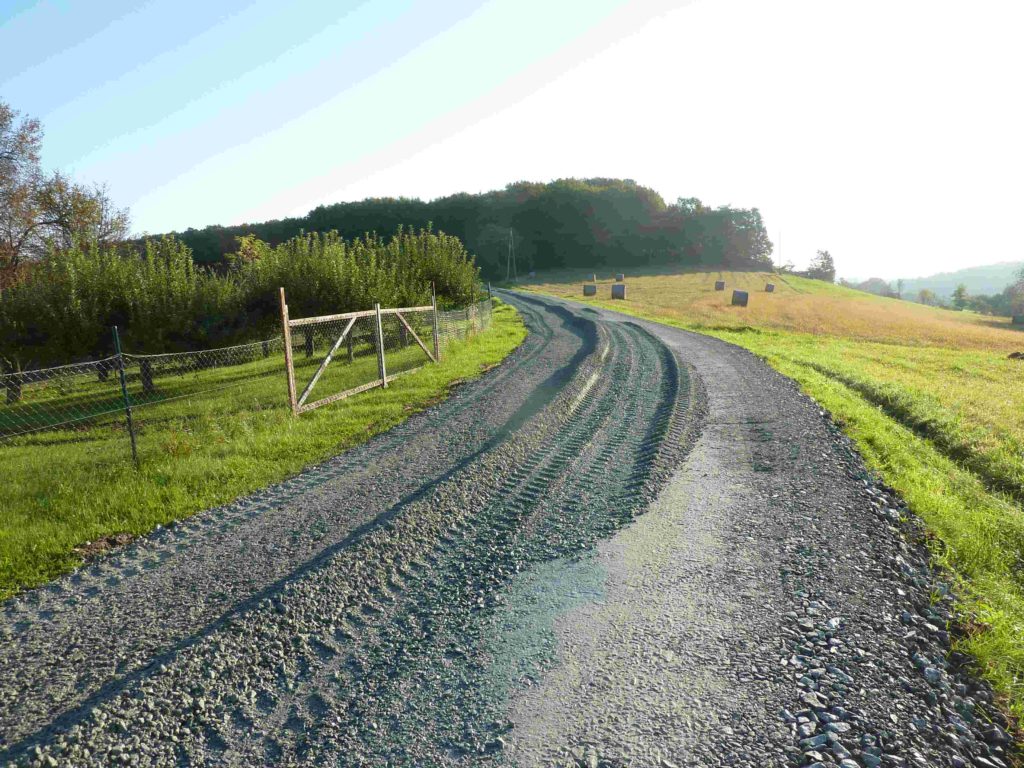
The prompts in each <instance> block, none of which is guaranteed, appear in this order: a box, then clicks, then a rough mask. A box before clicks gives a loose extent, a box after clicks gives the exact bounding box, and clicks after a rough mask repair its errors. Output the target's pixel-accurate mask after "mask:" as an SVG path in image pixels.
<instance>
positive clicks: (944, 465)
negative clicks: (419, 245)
mask: <svg viewBox="0 0 1024 768" xmlns="http://www.w3.org/2000/svg"><path fill="white" fill-rule="evenodd" d="M588 278H589V274H588V273H585V272H583V271H575V272H569V271H565V272H557V273H554V272H553V273H542V274H540V275H538V276H537V277H536V278H535V279H533V280H532V281H531V282H530V283H528V284H526V285H521V287H524V288H526V289H527V290H533V291H539V292H543V293H547V294H550V295H554V296H560V297H563V298H569V299H574V300H577V301H587V302H589V303H595V304H599V305H601V306H605V307H608V308H610V309H617V310H620V311H624V312H627V313H630V314H633V315H636V316H639V317H644V318H649V319H655V320H659V321H662V322H666V323H669V324H671V325H676V326H679V327H682V328H686V329H690V330H694V331H698V332H701V333H706V334H709V335H713V336H716V337H719V338H721V339H724V340H726V341H729V342H732V343H734V344H737V345H739V346H741V347H744V348H746V349H749V350H750V351H752V352H754V353H755V354H757V355H759V356H760V357H762V358H763V359H764V360H765V361H767V362H768V363H769V364H770V365H772V366H773V367H774V368H776V369H777V370H779V371H780V372H782V373H784V374H785V375H787V376H790V377H791V378H793V379H795V380H796V381H797V382H799V384H800V385H801V387H802V388H803V389H804V391H805V392H807V394H809V395H810V396H812V397H814V398H815V399H816V400H817V401H818V402H819V403H821V405H822V406H823V407H824V408H826V409H827V410H828V411H829V412H831V413H832V415H833V417H834V418H835V419H836V421H837V422H838V423H840V424H841V425H842V427H843V428H844V430H845V431H846V432H847V434H849V435H850V436H851V437H852V438H853V439H854V440H855V441H856V443H857V445H858V447H859V448H860V450H861V452H862V453H863V455H864V457H865V459H866V460H867V462H868V464H869V465H870V466H871V467H872V469H874V470H875V471H877V472H878V473H879V474H880V475H881V476H882V478H883V479H884V480H885V481H886V482H887V483H888V484H889V485H891V486H892V487H894V488H895V489H897V490H898V491H899V492H900V493H901V494H902V496H903V497H904V498H905V499H906V500H907V502H908V503H909V505H910V507H911V508H912V509H913V510H914V511H915V512H916V513H917V514H918V515H920V516H921V517H922V518H923V519H924V521H925V522H926V524H927V525H928V527H929V529H930V530H931V532H932V533H934V535H935V540H934V552H935V556H936V559H937V561H938V562H940V563H941V564H942V565H944V566H946V567H948V568H949V569H950V573H951V576H952V578H953V580H954V581H955V582H956V587H957V589H958V591H959V592H960V594H961V595H962V596H963V597H964V600H963V606H964V611H965V615H964V617H963V622H962V623H963V628H965V629H966V630H967V631H966V634H965V635H964V637H963V638H962V639H961V641H960V647H961V649H962V650H965V651H968V652H970V653H972V654H973V655H974V656H975V657H976V658H977V659H978V663H979V666H980V667H981V668H982V671H983V672H984V674H985V675H986V676H987V677H988V678H989V679H990V680H992V681H993V683H994V684H995V685H996V687H997V690H999V691H1000V692H1001V694H1002V695H1003V696H1005V697H1006V703H1007V705H1008V706H1009V708H1010V709H1011V710H1013V711H1014V713H1015V714H1016V715H1017V716H1018V717H1019V716H1022V715H1024V360H1012V359H1009V358H1008V355H1009V353H1011V352H1014V351H1024V330H1021V329H1016V328H1014V327H1013V326H1011V325H1010V324H1009V321H1008V320H1006V319H1005V318H991V317H983V316H980V315H976V314H973V313H965V312H953V311H949V310H943V309H937V308H931V307H925V306H921V305H917V304H912V303H910V302H904V301H897V300H895V299H885V298H881V297H876V296H872V295H869V294H865V293H862V292H860V291H854V290H850V289H846V288H842V287H840V286H834V285H829V284H826V283H822V282H819V281H814V280H806V279H803V278H798V277H792V276H788V275H785V276H783V275H770V274H766V273H744V272H691V273H683V274H671V273H649V274H644V275H637V274H635V273H634V274H627V279H626V285H627V300H626V301H612V300H611V299H610V286H611V284H612V283H613V282H614V280H613V279H612V274H611V271H608V270H606V271H605V272H604V273H603V274H599V275H598V278H599V281H598V283H599V285H598V295H597V297H596V299H594V298H586V299H585V298H584V297H583V295H582V293H583V292H582V285H583V282H584V280H586V279H588ZM716 280H724V281H725V284H726V290H725V291H724V292H720V291H715V290H714V283H715V281H716ZM768 282H772V283H774V284H775V286H776V288H775V293H772V294H769V293H766V292H765V290H764V289H765V284H766V283H768ZM733 289H740V290H747V291H749V293H750V301H749V306H747V307H746V308H743V307H733V306H731V304H730V301H731V296H732V290H733Z"/></svg>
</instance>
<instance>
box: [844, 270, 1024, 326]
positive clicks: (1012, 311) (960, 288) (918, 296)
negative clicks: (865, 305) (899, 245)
mask: <svg viewBox="0 0 1024 768" xmlns="http://www.w3.org/2000/svg"><path fill="white" fill-rule="evenodd" d="M839 282H840V284H841V285H845V286H846V287H847V288H855V289H857V290H860V291H866V292H868V293H873V294H876V295H878V296H885V297H888V298H892V299H905V300H907V301H913V302H916V303H918V304H926V305H928V306H932V307H945V308H947V309H956V310H971V311H973V312H978V313H980V314H983V315H994V316H999V317H1020V316H1024V269H1022V270H1021V271H1020V272H1019V273H1018V274H1017V279H1016V280H1014V281H1013V282H1011V283H1010V284H1009V285H1007V286H1006V287H1005V288H1004V289H1003V290H1002V291H1000V292H998V293H993V294H973V295H972V294H971V293H969V292H968V290H967V286H966V285H964V284H963V283H960V284H959V285H957V286H956V288H955V289H954V290H953V292H952V294H951V295H950V296H948V297H946V296H940V295H938V294H937V293H935V291H932V290H930V289H928V288H922V289H921V290H919V291H917V292H916V293H908V292H906V291H904V281H903V280H895V281H893V282H891V283H890V282H889V281H887V280H883V279H882V278H880V277H872V278H868V279H867V280H864V281H863V282H859V283H858V282H851V281H849V280H840V281H839Z"/></svg>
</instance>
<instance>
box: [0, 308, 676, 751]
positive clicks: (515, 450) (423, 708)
mask: <svg viewBox="0 0 1024 768" xmlns="http://www.w3.org/2000/svg"><path fill="white" fill-rule="evenodd" d="M516 303H517V305H518V306H520V308H521V310H522V311H524V314H526V315H527V316H528V317H533V315H534V314H540V315H542V316H545V315H546V316H550V315H551V314H552V311H551V310H550V309H549V308H545V307H544V305H541V306H540V307H536V306H534V303H533V302H527V301H517V302H516ZM562 312H563V313H564V310H563V311H562ZM559 314H560V315H561V314H562V313H559ZM565 314H568V313H565ZM562 321H563V322H562V323H561V327H560V328H558V327H554V328H552V324H549V325H548V326H547V327H549V328H552V337H551V339H554V338H555V337H556V336H558V337H560V336H564V335H565V333H566V329H569V328H571V329H574V332H575V333H576V334H577V335H578V336H579V338H580V344H579V346H578V347H577V351H576V353H575V354H574V355H573V356H572V358H570V362H569V364H568V365H567V366H565V368H564V370H569V365H571V366H572V370H573V371H574V372H573V373H572V376H571V378H569V379H568V381H565V382H561V383H562V386H561V387H560V388H559V389H558V390H557V392H554V393H552V397H553V399H552V398H547V399H548V402H546V403H540V402H538V401H537V400H536V398H535V397H534V398H531V396H529V395H528V396H527V397H526V398H525V399H524V401H523V403H522V404H521V406H520V408H519V409H518V410H517V411H516V412H514V413H513V414H511V415H510V416H509V417H508V418H507V419H506V420H505V422H504V424H505V425H512V426H513V427H515V429H514V430H513V429H506V430H502V429H498V430H494V431H493V433H492V434H493V436H492V437H491V439H490V440H487V441H485V442H484V443H483V446H482V447H481V448H480V449H479V450H478V451H477V452H476V453H474V454H472V455H471V456H469V457H468V458H467V459H466V460H465V461H463V462H461V463H459V464H457V465H456V466H455V467H453V468H452V469H451V470H450V471H449V472H447V473H445V474H442V475H439V476H438V477H437V479H436V480H434V481H433V482H427V483H425V484H424V485H423V486H422V487H421V488H420V489H419V490H418V492H416V493H414V494H411V495H408V496H407V497H405V498H401V499H398V500H397V501H396V502H395V504H394V505H393V506H392V507H390V508H389V509H387V510H386V511H385V512H384V513H382V514H378V516H377V517H376V521H375V522H374V523H373V524H372V525H366V526H363V527H362V528H360V529H356V530H354V531H352V532H351V533H350V534H349V535H348V536H347V537H346V538H345V539H344V540H343V541H342V542H341V543H340V544H338V545H335V546H332V547H329V548H327V549H325V550H324V551H323V552H322V554H321V555H320V556H319V557H317V558H316V559H315V560H314V561H311V562H309V563H307V564H306V565H304V566H303V567H301V568H299V569H297V570H295V571H293V572H292V573H291V574H290V575H289V576H287V577H286V578H284V579H281V580H279V581H278V582H276V583H275V584H272V585H271V586H270V587H268V588H267V589H264V590H262V591H261V592H258V593H256V594H255V595H254V596H253V597H251V598H250V599H249V600H247V601H246V602H245V603H244V604H243V605H241V606H239V607H238V608H237V609H236V610H234V611H231V612H229V613H228V614H226V615H225V617H224V618H223V619H222V620H220V621H218V622H216V623H215V624H213V625H211V626H210V627H209V628H208V630H207V631H205V632H204V633H202V634H201V635H199V636H197V637H195V638H193V639H192V640H191V641H190V642H188V643H187V644H183V645H180V646H178V647H176V648H174V649H173V650H172V651H170V652H166V653H164V654H162V655H160V656H159V657H158V658H156V659H155V660H151V663H149V665H148V666H146V667H143V668H142V669H141V671H140V672H137V673H135V674H133V675H129V676H127V677H126V678H124V679H123V680H121V681H118V683H117V684H116V685H114V686H109V687H108V688H107V689H105V690H104V691H103V692H102V695H99V696H94V697H92V699H91V700H90V701H89V703H88V705H87V706H84V707H83V706H80V707H78V708H77V709H72V710H70V711H68V712H67V713H66V714H65V715H63V716H58V717H57V718H56V719H55V720H53V721H51V723H50V724H49V727H45V728H43V729H42V730H40V731H38V732H37V733H36V734H35V735H34V736H33V735H30V736H27V737H25V738H22V739H21V740H20V741H19V742H18V743H16V744H13V745H12V746H10V747H9V748H7V749H6V750H5V751H3V752H0V759H2V758H11V757H16V756H17V755H24V754H26V752H25V750H26V749H35V748H36V747H41V749H42V751H40V752H39V753H38V755H37V757H39V758H40V759H43V760H45V759H47V758H52V757H53V756H58V757H60V758H61V759H65V758H71V759H72V760H73V762H74V763H75V764H83V765H101V764H102V765H105V764H116V763H118V762H124V763H128V764H140V765H167V764H176V763H177V764H194V765H204V764H228V765H254V764H322V763H325V762H327V763H329V762H331V761H334V762H338V761H342V762H344V763H345V764H353V765H357V764H366V765H380V764H384V763H386V762H387V763H395V764H412V763H419V764H439V765H440V764H445V763H448V762H458V761H459V759H460V758H462V757H465V756H467V755H477V756H478V757H479V758H480V759H487V757H488V756H489V757H493V758H495V759H499V758H500V749H496V748H495V745H499V746H500V743H501V742H500V741H498V740H496V733H495V728H494V727H493V722H494V718H496V717H498V714H499V713H500V712H501V702H500V701H494V700H488V699H487V696H486V695H483V694H482V693H481V685H480V680H481V676H482V675H483V674H484V672H485V670H486V667H487V663H486V658H485V655H486V654H485V653H484V650H483V644H482V642H481V641H482V639H483V634H484V632H483V630H482V629H481V627H482V626H484V625H485V624H486V622H482V617H484V616H487V615H488V614H489V612H490V611H491V609H492V608H493V607H494V606H495V605H496V604H497V603H499V602H500V601H501V599H502V596H501V594H502V590H503V589H504V588H505V586H506V585H507V583H508V581H509V579H510V578H511V577H512V576H513V575H514V574H515V573H518V572H519V571H521V570H523V569H524V568H529V567H530V566H531V565H532V564H535V563H539V562H542V561H544V560H545V559H547V558H550V557H552V556H556V555H564V554H572V553H575V552H579V551H581V550H583V549H584V548H586V547H588V546H589V545H590V544H592V543H593V541H594V540H595V539H596V538H597V537H599V536H601V535H604V534H605V533H607V532H609V531H612V530H614V529H615V528H616V527H617V526H619V525H621V524H623V523H624V522H626V521H628V520H629V519H631V518H632V516H633V515H635V514H636V513H637V512H638V511H640V510H641V509H642V508H643V505H644V503H645V500H646V499H647V498H649V497H650V495H651V493H653V490H654V486H655V484H656V481H657V477H656V475H657V471H653V472H652V469H651V467H655V468H659V467H661V468H663V469H668V468H670V467H671V466H673V465H674V463H675V462H676V461H678V459H679V458H680V456H681V453H682V450H684V448H685V446H683V445H682V444H681V443H677V442H673V444H672V445H671V448H670V449H667V448H666V446H667V442H666V438H676V439H677V440H678V439H682V438H684V437H685V436H686V435H689V434H691V433H692V431H693V423H692V419H691V416H692V415H693V414H692V411H691V409H690V408H689V405H690V402H691V398H692V397H694V393H695V390H694V388H693V387H692V386H691V382H690V380H689V378H688V376H686V375H685V373H684V372H681V371H680V369H679V367H678V364H677V362H676V360H675V358H674V357H673V356H672V354H671V353H669V352H668V351H667V350H666V349H665V348H664V346H663V345H661V344H659V343H658V342H657V341H656V340H655V339H654V338H653V337H651V336H650V335H649V334H647V333H646V332H645V331H643V330H641V329H639V328H638V327H636V326H628V325H619V324H616V325H614V326H612V327H605V326H604V325H603V324H594V323H590V322H586V323H583V325H582V327H581V326H580V323H581V321H579V320H576V319H573V318H571V317H565V316H564V315H562ZM531 324H536V318H533V320H532V321H531ZM556 331H557V333H556ZM588 338H589V339H590V341H589V343H588ZM551 339H549V340H547V342H546V343H548V344H551V343H554V342H553V341H552V340H551ZM524 356H525V355H524ZM537 356H538V357H540V356H541V354H540V353H537ZM534 364H536V362H535V363H534ZM595 374H596V375H595ZM515 375H517V374H515V373H511V374H509V376H515ZM555 376H557V374H555ZM555 376H553V377H552V378H555ZM507 378H508V377H506V379H507ZM549 380H550V379H549ZM540 405H543V406H544V407H539V406H540ZM311 501H312V502H314V503H315V502H316V499H315V498H314V499H312V500H311ZM320 503H321V504H322V500H320ZM29 754H32V753H29Z"/></svg>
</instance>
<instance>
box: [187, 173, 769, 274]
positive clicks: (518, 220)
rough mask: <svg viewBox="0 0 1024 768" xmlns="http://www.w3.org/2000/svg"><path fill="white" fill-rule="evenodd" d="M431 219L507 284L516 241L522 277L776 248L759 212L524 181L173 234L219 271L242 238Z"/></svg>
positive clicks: (638, 190)
mask: <svg viewBox="0 0 1024 768" xmlns="http://www.w3.org/2000/svg"><path fill="white" fill-rule="evenodd" d="M428 222H433V224H434V226H436V227H437V228H438V229H440V230H443V231H444V232H447V233H449V234H452V235H454V236H456V237H458V238H459V239H460V240H462V241H463V242H464V243H465V244H466V247H467V248H468V250H469V251H470V252H471V253H473V254H474V256H475V257H476V262H477V264H478V266H479V267H480V269H481V272H482V274H483V275H484V277H486V278H488V279H503V278H505V277H506V275H507V265H508V252H509V240H510V237H511V240H512V242H513V244H514V248H515V255H516V267H517V270H518V271H519V273H520V274H522V273H523V272H526V271H529V270H541V269H553V268H561V267H586V268H590V267H599V266H602V265H614V266H628V265H642V264H677V265H681V266H697V267H699V266H707V267H715V268H728V269H770V268H771V266H772V262H771V253H772V243H771V241H770V240H769V239H768V235H767V232H766V230H765V227H764V222H763V221H762V219H761V214H760V212H759V211H758V210H757V209H756V208H752V209H743V208H731V207H729V206H720V207H711V206H706V205H704V204H703V203H702V202H701V201H700V200H697V199H696V198H681V199H679V200H677V201H676V202H674V203H671V204H668V203H666V202H665V201H664V199H663V198H662V197H661V195H659V194H658V193H657V192H655V191H654V190H652V189H649V188H647V187H642V186H640V185H639V184H637V183H636V182H634V181H632V180H628V179H626V180H623V179H601V178H596V179H561V180H558V181H553V182H550V183H532V182H518V183H515V184H510V185H508V186H507V187H505V188H504V189H502V190H497V191H492V192H486V193H482V194H467V193H460V194H456V195H450V196H448V197H442V198H439V199H436V200H432V201H423V200H419V199H414V198H373V199H367V200H362V201H358V202H350V203H336V204H334V205H322V206H319V207H317V208H314V209H313V210H312V211H310V212H309V214H307V215H306V216H300V217H296V218H288V219H277V220H274V221H266V222H261V223H253V224H242V225H239V226H231V227H223V226H210V227H205V228H203V229H187V230H185V231H184V232H178V233H174V234H175V236H176V237H178V238H180V240H181V241H182V242H184V243H185V244H187V245H188V246H189V247H190V248H191V249H192V252H193V254H194V256H195V258H196V260H197V261H199V262H200V263H203V264H213V265H218V264H223V263H224V261H225V257H226V254H228V253H230V252H231V251H232V250H233V249H234V248H235V241H236V238H238V237H242V236H246V235H254V236H256V237H258V238H260V239H261V240H264V241H266V242H268V243H271V244H276V243H281V242H284V241H285V240H287V239H289V238H292V237H294V236H296V235H297V234H299V233H300V232H324V231H329V230H335V231H337V232H338V233H340V235H341V236H342V237H349V238H351V237H358V236H360V235H361V234H363V233H364V232H369V231H377V232H384V233H388V232H393V231H396V230H397V229H398V228H399V227H400V226H403V225H404V226H413V227H424V226H427V223H428ZM510 233H511V234H510Z"/></svg>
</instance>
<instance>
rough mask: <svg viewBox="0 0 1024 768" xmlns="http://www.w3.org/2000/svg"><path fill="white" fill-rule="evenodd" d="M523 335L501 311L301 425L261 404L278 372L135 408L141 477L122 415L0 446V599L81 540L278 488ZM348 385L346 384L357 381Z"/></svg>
mask: <svg viewBox="0 0 1024 768" xmlns="http://www.w3.org/2000/svg"><path fill="white" fill-rule="evenodd" d="M525 335H526V330H525V328H524V327H523V324H522V321H521V320H520V318H519V316H518V315H517V313H516V312H515V311H514V310H513V309H512V308H511V307H509V306H507V305H502V306H499V307H498V308H497V309H496V310H495V314H494V325H493V327H492V329H491V330H490V331H489V332H487V333H484V334H481V335H479V336H477V337H475V338H472V339H470V340H469V341H465V342H455V343H453V344H452V345H450V346H449V347H448V348H447V349H446V354H445V356H444V359H443V360H442V363H441V364H440V365H438V366H433V365H428V366H426V367H424V368H422V369H420V370H419V371H417V372H416V373H414V374H411V375H408V376H403V377H400V378H398V379H396V380H395V381H394V382H393V383H392V384H390V385H389V387H388V389H386V390H383V389H374V390H370V391H368V392H365V393H363V394H361V395H358V396H356V397H354V398H352V399H350V400H347V401H344V402H342V403H336V404H334V405H330V406H326V407H324V408H321V409H319V410H317V411H313V412H311V413H309V414H304V415H303V416H302V417H301V418H298V419H296V418H293V417H292V416H291V415H290V413H289V412H288V410H287V409H286V408H285V407H282V406H281V405H276V404H275V405H269V403H282V402H283V401H284V399H285V395H284V375H283V373H282V372H281V371H280V369H278V370H277V371H276V373H277V375H275V376H268V377H263V378H257V379H245V380H244V381H243V382H242V383H240V384H238V385H236V386H230V387H227V388H225V389H222V390H221V391H219V392H215V393H212V394H209V393H208V394H200V395H196V396H194V397H188V396H185V397H183V398H182V399H179V400H174V401H171V402H169V403H164V404H161V405H157V406H152V407H150V408H146V409H142V410H140V411H138V416H139V420H140V422H141V436H140V440H139V451H140V459H141V470H139V471H135V470H134V469H133V468H132V466H131V463H130V460H129V454H128V443H127V440H126V437H125V434H124V431H123V428H122V426H121V423H120V421H119V420H117V421H112V422H109V423H106V424H102V425H99V426H96V427H94V428H91V429H88V430H85V431H71V430H68V431H60V432H46V433H41V434H39V435H36V436H32V437H30V438H20V439H19V440H18V441H16V442H15V444H13V445H5V446H2V447H0V452H2V453H0V456H2V459H3V468H4V472H3V474H4V479H3V482H2V483H0V599H2V598H4V597H7V596H9V595H11V594H13V593H14V592H15V591H17V590H18V589H20V588H23V587H26V586H32V585H37V584H41V583H44V582H46V581H47V580H49V579H51V578H53V577H54V576H56V575H58V574H59V573H61V572H64V571H67V570H69V569H71V568H73V567H75V566H76V565H77V564H78V563H79V562H80V558H79V557H78V556H77V555H76V554H75V552H74V549H75V548H76V547H78V546H79V545H80V544H82V543H83V542H85V541H87V540H95V539H98V538H101V537H104V536H108V535H111V534H114V533H118V532H128V533H135V534H138V533H144V532H146V531H148V530H150V529H151V528H152V527H153V526H154V525H156V524H157V523H161V524H166V523H168V522H170V521H171V520H174V519H178V518H182V517H185V516H188V515H190V514H193V513H195V512H198V511H200V510H202V509H206V508H208V507H211V506H215V505H217V504H222V503H225V502H227V501H230V500H231V499H233V498H236V497H238V496H239V495H242V494H244V493H247V492H251V491H253V490H256V489H258V488H260V487H263V486H266V485H268V484H270V483H274V482H277V481H280V480H282V479H284V478H285V477H288V476H289V475H293V474H295V473H296V472H299V471H300V470H301V469H302V468H303V467H305V466H308V465H309V464H311V463H315V462H317V461H320V460H323V459H324V458H326V457H328V456H331V455H333V454H336V453H338V452H340V451H342V450H345V449H347V448H350V447H351V446H353V445H356V444H357V443H360V442H363V441H365V440H367V439H369V438H370V437H371V436H373V435H375V434H378V433H380V432H383V431H385V430H387V429H389V428H390V427H393V426H394V425H396V424H398V423H400V422H401V421H403V420H405V419H406V418H408V416H409V415H410V414H411V413H414V412H415V411H417V410H421V409H422V408H424V407H426V406H427V405H429V404H431V403H433V402H435V401H436V400H438V399H439V398H441V397H443V396H444V394H445V392H446V391H447V390H448V388H449V387H450V386H452V385H453V384H454V383H457V382H459V381H462V380H465V379H469V378H473V377H475V376H477V375H479V373H480V372H481V370H482V369H484V368H486V367H487V366H490V365H493V364H495V363H497V362H499V361H500V360H502V359H503V358H504V357H505V356H506V355H508V354H509V353H510V352H511V351H512V350H513V349H515V347H517V346H518V345H519V344H520V343H521V342H522V340H523V339H524V338H525ZM372 362H373V367H374V369H375V366H376V361H375V360H374V361H372ZM358 364H359V363H358V358H357V365H358ZM256 365H259V363H257V364H256ZM307 367H308V364H307ZM330 370H331V369H330V368H328V371H330ZM334 370H335V371H337V372H338V373H337V374H334V375H336V376H337V377H338V379H337V381H333V380H329V379H326V378H325V380H324V383H323V391H324V393H325V394H326V393H329V392H331V391H337V390H338V389H341V388H343V387H344V386H346V385H348V384H350V382H346V381H344V379H345V378H347V377H349V376H350V375H352V374H350V373H347V372H344V371H345V369H344V368H343V367H342V366H335V368H334ZM299 373H300V376H301V375H302V371H301V370H300V372H299ZM211 375H214V376H225V375H227V376H230V375H232V374H231V372H230V371H229V372H227V373H224V372H213V373H212V374H211ZM357 378H358V379H359V380H358V381H354V382H351V383H360V382H361V381H362V380H365V379H366V377H365V376H357ZM208 383H209V382H207V384H208ZM301 385H302V384H301V382H300V386H301Z"/></svg>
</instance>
